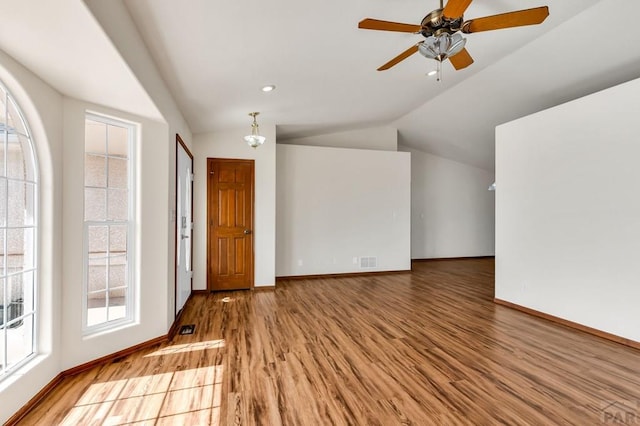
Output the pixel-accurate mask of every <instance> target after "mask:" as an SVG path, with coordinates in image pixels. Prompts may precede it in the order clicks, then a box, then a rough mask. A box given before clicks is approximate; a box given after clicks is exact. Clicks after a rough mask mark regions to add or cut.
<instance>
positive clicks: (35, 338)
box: [0, 80, 40, 382]
mask: <svg viewBox="0 0 640 426" xmlns="http://www.w3.org/2000/svg"><path fill="white" fill-rule="evenodd" d="M0 93H3V94H4V102H5V108H6V109H5V116H4V121H5V123H4V125H5V126H6V125H7V121H8V116H9V110H8V105H9V103H11V104H13V107H14V108H15V111H16V113H17V115H18V119H19V120H20V123H21V124H22V127H23V129H24V133H21V132H19V131H18V130H16V132H15V133H9V130H8V129H7V128H6V127H5V128H4V130H2V133H3V134H4V136H5V140H4V141H3V142H2V143H3V145H4V146H3V149H4V159H3V161H4V164H3V168H4V176H3V178H4V179H5V180H6V185H7V186H6V189H7V190H8V187H9V182H10V181H14V182H22V183H25V184H26V183H28V184H31V185H33V224H32V225H30V226H19V227H11V226H10V225H9V220H8V218H9V215H10V213H9V196H8V195H9V194H8V192H6V194H5V197H6V200H5V206H4V207H5V215H6V217H5V219H6V220H5V224H4V226H2V227H0V229H3V230H6V231H8V230H9V229H20V228H22V229H26V228H31V229H32V230H33V236H32V247H31V249H32V251H33V260H32V263H33V264H32V267H31V268H29V270H28V271H29V272H31V273H32V274H33V279H32V280H33V284H32V299H33V300H32V306H33V307H32V311H31V312H27V313H25V312H24V301H23V312H22V313H21V315H20V316H19V317H16V318H14V319H12V320H10V321H5V319H7V315H5V313H6V311H7V309H6V307H5V306H4V301H3V311H2V322H3V326H4V327H3V328H2V331H1V332H0V339H4V345H3V346H4V354H2V355H0V357H4V363H3V364H2V367H1V368H0V382H2V381H3V380H5V379H7V378H9V377H11V376H12V375H13V374H14V373H15V372H16V371H18V370H20V369H21V368H22V367H23V366H24V365H26V364H28V363H29V362H31V361H32V360H33V359H34V358H35V357H36V356H37V355H38V351H39V347H38V342H39V333H40V327H39V321H40V312H39V311H40V304H39V298H40V276H39V270H40V268H39V267H40V165H39V163H38V155H37V151H36V144H35V142H34V139H33V136H32V135H33V133H32V131H31V128H30V126H29V122H28V121H27V120H26V118H25V116H24V113H23V111H22V108H21V107H20V104H19V103H18V101H17V100H16V99H15V97H14V96H13V95H12V94H11V91H10V90H9V89H8V88H7V86H6V85H5V84H4V83H3V82H2V81H1V80H0ZM10 134H15V135H18V134H19V135H21V136H23V137H25V138H26V139H27V140H28V142H29V146H30V153H31V156H30V157H31V158H29V159H27V158H25V155H24V152H22V153H23V156H22V159H23V161H25V162H26V161H27V160H30V161H31V166H32V167H33V180H28V179H26V178H25V179H16V178H13V177H11V178H10V177H9V176H8V172H7V165H8V161H9V160H8V158H9V155H8V153H9V149H8V147H9V135H10ZM7 235H8V232H6V233H5V238H4V242H3V251H4V256H5V259H4V268H3V270H2V272H1V273H0V278H2V279H4V282H3V284H1V285H3V286H4V288H3V294H5V295H6V293H7V289H8V285H6V282H7V281H6V280H7V279H8V278H9V277H10V276H13V275H15V274H14V273H11V274H10V273H8V259H7V257H8V250H7V248H8V238H7ZM21 273H22V274H24V273H25V269H23V270H22V272H21ZM23 293H24V283H23ZM29 316H31V318H32V319H31V353H30V354H28V355H27V356H25V357H24V358H22V359H21V360H20V361H18V362H16V363H15V364H13V365H12V366H10V367H9V368H7V366H6V363H7V357H8V353H9V350H8V338H7V334H8V333H7V329H8V325H7V324H8V323H9V322H17V321H20V320H24V319H25V318H27V317H29Z"/></svg>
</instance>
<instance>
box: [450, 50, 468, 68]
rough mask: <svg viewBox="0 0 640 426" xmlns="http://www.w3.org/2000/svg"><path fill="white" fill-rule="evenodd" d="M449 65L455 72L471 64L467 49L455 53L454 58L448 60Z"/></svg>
mask: <svg viewBox="0 0 640 426" xmlns="http://www.w3.org/2000/svg"><path fill="white" fill-rule="evenodd" d="M449 61H450V62H451V65H453V67H454V68H455V69H457V70H461V69H463V68H466V67H468V66H469V65H471V64H472V63H473V58H472V57H471V55H469V52H467V49H462V50H461V51H460V52H458V53H456V54H455V55H454V56H451V57H450V58H449Z"/></svg>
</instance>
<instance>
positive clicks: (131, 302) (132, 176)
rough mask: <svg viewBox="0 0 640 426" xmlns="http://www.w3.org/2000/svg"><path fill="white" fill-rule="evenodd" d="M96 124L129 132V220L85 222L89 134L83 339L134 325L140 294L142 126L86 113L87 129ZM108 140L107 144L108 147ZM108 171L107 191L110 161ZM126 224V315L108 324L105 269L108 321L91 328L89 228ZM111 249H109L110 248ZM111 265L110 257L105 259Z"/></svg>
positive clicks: (84, 245) (107, 284) (83, 249)
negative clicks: (138, 156)
mask: <svg viewBox="0 0 640 426" xmlns="http://www.w3.org/2000/svg"><path fill="white" fill-rule="evenodd" d="M88 120H90V121H96V122H99V123H103V124H106V125H107V126H109V125H111V126H116V127H121V128H125V129H127V134H128V137H127V144H128V146H127V160H128V161H127V190H128V195H127V215H128V218H127V220H126V221H120V220H109V219H108V218H106V217H105V220H102V221H97V220H90V221H88V220H86V219H85V216H84V214H85V211H86V195H85V190H86V189H87V188H92V187H91V186H87V185H86V184H85V182H84V177H85V174H86V170H87V169H86V155H87V154H88V153H89V152H88V151H87V150H86V134H85V138H84V140H83V142H84V143H83V165H84V166H83V185H82V188H83V195H82V197H83V232H82V235H83V237H82V243H83V244H82V252H83V279H82V334H83V336H89V335H93V334H98V333H103V332H106V331H111V330H114V329H118V328H121V327H123V326H126V325H128V324H131V323H133V322H134V321H135V319H136V315H137V306H138V303H137V299H136V297H137V291H136V281H135V277H136V274H135V264H136V263H135V262H136V256H135V232H136V200H137V198H136V172H137V171H136V156H135V154H136V145H137V141H138V133H139V125H138V124H137V123H134V122H131V121H128V120H125V119H122V118H116V117H111V116H107V115H104V114H100V113H96V112H92V111H86V112H85V120H84V123H85V126H86V122H87V121H88ZM108 143H109V142H108V139H107V144H108ZM104 156H105V158H109V157H110V155H109V154H108V152H105V154H104ZM106 164H107V166H106V167H107V169H106V173H105V179H106V182H107V183H106V185H107V186H106V187H105V189H107V190H108V179H109V174H108V173H109V170H108V162H107V163H106ZM107 210H108V201H106V202H105V211H107ZM123 225H126V229H127V242H126V247H127V253H126V279H127V286H126V291H125V305H124V306H125V309H126V312H125V316H124V317H123V318H118V319H115V320H111V321H109V319H108V309H109V305H108V300H109V299H108V297H109V276H108V266H107V268H106V270H105V273H106V274H107V276H106V288H105V294H106V297H107V301H106V307H107V320H106V321H104V322H101V323H98V324H94V325H88V313H89V306H88V304H89V303H88V301H89V293H90V292H89V279H88V278H89V274H88V272H89V238H88V237H89V228H90V227H92V226H106V227H110V226H123ZM107 250H109V247H107ZM106 261H107V265H108V258H106Z"/></svg>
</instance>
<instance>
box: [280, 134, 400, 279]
mask: <svg viewBox="0 0 640 426" xmlns="http://www.w3.org/2000/svg"><path fill="white" fill-rule="evenodd" d="M276 150H277V160H276V163H277V173H276V176H277V188H278V193H277V240H276V248H277V255H276V262H277V263H276V274H277V276H291V275H310V274H330V273H347V272H363V271H367V272H368V271H389V270H408V269H411V258H410V252H409V251H410V176H411V171H410V167H411V163H410V158H409V157H410V154H408V153H404V152H385V151H366V150H355V149H339V148H324V147H310V146H296V145H278V146H277V149H276ZM371 256H376V257H377V258H378V266H377V267H376V268H372V269H364V270H363V269H361V268H360V265H359V264H354V262H353V260H354V258H360V257H371Z"/></svg>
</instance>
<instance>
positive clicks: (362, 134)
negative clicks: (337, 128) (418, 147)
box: [278, 127, 398, 151]
mask: <svg viewBox="0 0 640 426" xmlns="http://www.w3.org/2000/svg"><path fill="white" fill-rule="evenodd" d="M278 143H279V144H287V145H307V146H326V147H333V148H354V149H375V150H382V151H397V150H398V130H397V129H396V128H394V127H370V128H366V129H358V130H349V131H345V132H336V133H327V134H322V135H315V136H307V137H303V138H290V139H285V140H282V139H278Z"/></svg>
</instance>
